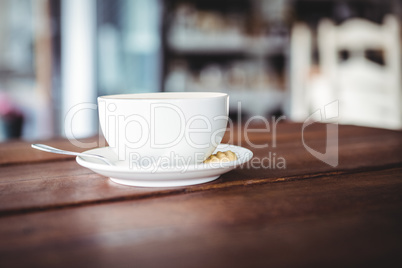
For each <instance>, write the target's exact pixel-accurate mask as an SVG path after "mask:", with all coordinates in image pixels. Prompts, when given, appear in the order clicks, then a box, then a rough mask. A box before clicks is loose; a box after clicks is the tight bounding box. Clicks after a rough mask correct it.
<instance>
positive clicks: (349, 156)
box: [0, 123, 402, 267]
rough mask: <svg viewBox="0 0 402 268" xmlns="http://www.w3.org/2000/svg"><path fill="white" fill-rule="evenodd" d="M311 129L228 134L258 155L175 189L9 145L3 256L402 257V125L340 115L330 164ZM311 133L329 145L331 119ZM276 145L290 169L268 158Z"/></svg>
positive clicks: (91, 259) (2, 199)
mask: <svg viewBox="0 0 402 268" xmlns="http://www.w3.org/2000/svg"><path fill="white" fill-rule="evenodd" d="M301 130H302V125H301V124H296V123H279V124H278V125H277V127H276V138H275V142H276V146H274V144H273V135H272V134H273V130H272V129H271V130H270V132H268V130H266V131H261V132H252V133H251V132H249V133H248V134H249V135H248V137H249V139H250V141H249V142H248V143H247V142H246V140H245V139H244V136H243V135H240V136H238V134H239V133H241V132H238V131H237V130H236V131H233V132H232V133H226V136H225V140H224V141H226V142H227V141H228V140H229V139H232V140H231V142H232V143H234V144H240V145H242V146H244V147H247V148H249V149H251V150H252V151H253V152H254V158H253V159H254V160H255V161H254V162H253V163H254V164H253V165H251V164H249V165H245V166H243V167H242V168H237V169H235V170H233V171H231V172H229V173H226V174H224V175H222V176H221V177H220V178H219V179H218V180H216V181H213V182H210V183H207V184H201V185H195V186H188V187H174V188H137V187H129V186H122V185H118V184H115V183H113V182H111V181H109V180H108V178H106V177H102V176H100V175H97V174H95V173H93V172H92V171H90V170H88V169H85V168H83V167H81V166H79V165H78V164H77V163H76V162H75V160H74V158H71V157H68V156H63V155H54V154H49V153H44V152H40V151H36V150H33V149H31V148H30V144H29V143H28V142H23V141H11V142H8V143H3V144H0V267H13V266H29V267H32V266H40V267H48V266H50V267H77V266H79V267H80V266H85V267H122V266H123V267H124V266H129V267H289V266H291V267H292V266H296V267H306V266H309V267H310V266H319V267H328V266H330V267H341V266H348V267H357V266H364V267H367V266H375V267H385V266H389V267H401V264H402V254H401V252H402V132H399V131H391V130H380V129H373V128H363V127H356V126H339V165H338V166H337V167H332V166H330V165H328V164H326V163H324V162H322V161H320V160H318V159H316V158H315V157H314V156H312V155H311V154H310V153H309V152H308V151H307V150H306V148H305V147H304V146H303V144H302V134H301V133H302V131H301ZM230 134H232V136H231V135H230ZM97 140H98V138H93V139H88V140H86V142H89V141H97ZM304 140H305V142H306V144H308V146H310V147H311V148H313V149H315V150H317V151H321V152H325V144H326V125H325V124H314V125H311V126H310V127H308V128H306V129H305V131H304ZM251 142H252V143H253V144H257V145H264V144H268V147H265V148H255V146H254V145H252V144H251ZM46 143H47V144H49V145H53V146H57V147H61V148H65V149H71V150H77V151H82V150H83V149H80V148H76V147H75V146H73V145H72V144H71V143H70V142H69V141H68V140H63V139H55V140H51V141H46ZM270 153H271V161H272V162H273V161H274V160H273V158H274V157H275V158H276V160H277V161H279V160H278V159H279V158H283V160H284V161H285V164H286V168H283V166H281V167H282V168H278V167H277V166H274V165H273V163H272V162H271V167H268V164H269V163H268V162H265V164H263V165H261V164H260V165H258V160H261V159H263V158H264V157H265V158H266V160H267V159H268V158H267V157H269V155H270ZM274 154H275V155H274ZM283 160H282V161H283ZM267 161H268V160H267ZM250 163H251V162H250Z"/></svg>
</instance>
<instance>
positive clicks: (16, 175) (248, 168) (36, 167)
mask: <svg viewBox="0 0 402 268" xmlns="http://www.w3.org/2000/svg"><path fill="white" fill-rule="evenodd" d="M299 127H300V125H299V124H297V125H294V127H293V128H289V125H288V124H283V127H282V125H279V126H278V137H280V138H278V139H277V141H276V147H275V148H272V146H269V147H266V148H261V149H253V148H250V147H251V146H250V145H249V144H247V143H245V141H244V139H243V144H242V145H243V146H247V147H249V148H250V149H252V150H253V152H254V158H253V159H252V160H251V161H250V162H249V163H247V164H246V165H244V166H243V167H239V168H238V169H236V170H234V171H232V172H230V173H227V174H224V175H223V176H221V177H220V178H219V179H218V180H217V181H214V182H211V183H208V184H203V185H196V186H188V187H178V188H137V187H127V186H121V185H118V184H115V183H112V182H110V181H109V180H108V179H107V178H105V177H102V176H100V175H97V174H95V173H93V172H92V171H90V170H88V169H85V168H82V167H80V166H79V165H78V164H76V163H75V161H73V160H71V161H65V159H63V158H61V159H59V158H58V155H55V156H53V154H49V153H42V152H39V153H40V156H39V159H40V161H41V162H39V163H35V161H33V162H32V163H25V162H26V161H25V159H26V155H27V154H31V156H32V157H35V155H36V154H37V152H36V150H33V149H31V150H30V151H29V153H25V154H22V155H21V156H20V157H17V156H16V155H14V156H13V157H14V159H23V160H24V161H22V162H24V163H25V164H22V162H21V163H20V164H19V165H18V166H16V164H13V165H7V166H3V167H0V174H1V175H0V216H2V215H8V214H15V213H27V212H30V211H38V210H47V209H57V208H62V207H69V206H81V205H87V204H93V203H105V202H118V201H120V200H130V199H141V198H150V197H153V196H164V195H172V194H180V193H183V192H196V191H206V190H210V189H216V188H230V187H239V186H243V185H250V184H265V183H274V182H280V181H288V180H298V179H308V178H314V177H319V176H324V175H325V176H332V175H337V174H343V173H348V172H358V171H360V170H377V169H382V168H388V167H396V166H401V165H402V156H401V151H402V141H401V138H400V137H401V135H400V133H399V132H394V131H384V130H378V129H366V128H359V127H350V126H345V127H343V126H341V127H340V142H339V162H340V164H339V166H338V167H336V168H333V167H331V166H329V165H327V164H325V163H323V162H321V161H320V160H318V159H316V158H314V157H313V156H312V155H310V154H309V153H308V152H307V151H306V149H305V148H304V147H303V144H302V141H301V133H300V131H299V130H298V128H299ZM351 133H356V134H355V135H351ZM258 134H259V136H265V135H266V133H258ZM362 135H363V136H364V139H362V138H359V137H361V136H362ZM325 139H326V133H325V127H324V128H323V125H319V126H316V127H315V128H311V129H309V130H308V131H306V133H305V140H306V143H308V144H309V145H310V146H311V147H313V148H315V149H317V150H321V151H322V150H324V149H323V148H324V147H325ZM257 141H260V143H261V144H264V143H265V141H266V140H265V141H263V142H261V139H260V140H259V139H258V136H257V137H254V138H253V140H252V142H254V143H257ZM65 143H66V141H65V140H62V141H53V143H52V144H53V145H56V146H60V147H67V146H66V145H65ZM269 143H270V144H271V145H272V141H269ZM23 144H25V145H26V143H23ZM17 147H18V148H24V146H23V145H22V144H21V143H19V144H18V146H17ZM17 152H19V150H18V151H17ZM43 154H45V155H46V157H47V158H46V159H42V155H43ZM274 155H276V157H273V156H274ZM269 156H271V159H270V160H269ZM51 157H55V158H54V159H51ZM280 157H282V158H283V159H285V161H286V168H284V169H280V168H277V167H276V166H275V165H273V162H274V160H275V159H274V158H277V159H279V158H280ZM264 159H265V160H264ZM260 160H263V161H262V163H260ZM49 161H50V162H49ZM270 162H271V165H269V163H270Z"/></svg>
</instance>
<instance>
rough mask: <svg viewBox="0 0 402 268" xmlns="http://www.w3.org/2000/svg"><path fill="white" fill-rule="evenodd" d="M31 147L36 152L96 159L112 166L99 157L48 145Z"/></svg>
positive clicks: (35, 144)
mask: <svg viewBox="0 0 402 268" xmlns="http://www.w3.org/2000/svg"><path fill="white" fill-rule="evenodd" d="M31 147H32V148H34V149H37V150H41V151H44V152H48V153H55V154H65V155H75V156H85V157H93V158H97V159H100V160H102V161H103V162H105V163H106V164H108V165H110V166H113V164H112V162H110V161H109V160H107V159H106V158H105V157H103V156H101V155H96V154H87V153H78V152H72V151H66V150H61V149H58V148H54V147H52V146H49V145H45V144H39V143H33V144H31Z"/></svg>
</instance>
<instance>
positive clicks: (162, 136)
mask: <svg viewBox="0 0 402 268" xmlns="http://www.w3.org/2000/svg"><path fill="white" fill-rule="evenodd" d="M228 99H229V97H228V95H227V94H225V93H216V92H175V93H166V92H159V93H141V94H124V95H108V96H101V97H98V111H99V122H100V126H101V129H102V132H103V135H104V136H105V138H106V141H107V142H108V144H109V147H110V148H111V149H112V150H113V152H114V153H115V154H116V155H117V156H118V159H119V160H122V161H127V162H128V163H131V162H133V161H135V162H136V163H137V164H138V163H140V164H144V165H147V164H149V162H153V164H155V163H158V164H164V165H185V164H195V163H200V162H202V161H203V160H204V159H206V158H207V157H208V156H209V155H210V154H212V152H213V151H214V150H215V148H216V147H217V146H218V145H219V143H220V142H221V140H222V137H223V135H224V133H225V130H226V125H227V120H228V109H229V100H228Z"/></svg>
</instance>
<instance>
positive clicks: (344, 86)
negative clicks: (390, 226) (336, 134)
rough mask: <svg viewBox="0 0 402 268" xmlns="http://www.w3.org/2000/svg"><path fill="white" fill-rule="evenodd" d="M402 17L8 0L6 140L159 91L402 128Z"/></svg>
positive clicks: (318, 9)
mask: <svg viewBox="0 0 402 268" xmlns="http://www.w3.org/2000/svg"><path fill="white" fill-rule="evenodd" d="M401 18H402V1H400V0H226V1H222V0H165V1H163V0H0V141H6V140H9V139H15V138H22V139H26V140H39V139H47V138H51V137H57V136H69V135H73V136H74V137H87V136H91V135H95V134H96V133H97V132H98V129H99V126H98V123H97V122H98V119H97V112H96V107H95V109H92V108H91V107H93V106H90V104H93V105H95V104H96V98H97V96H101V95H109V94H125V93H139V92H159V91H162V92H174V91H219V92H227V93H228V94H229V95H230V116H231V118H232V119H234V120H235V119H236V118H237V117H238V115H239V114H240V113H241V114H242V116H244V118H247V117H251V116H254V115H259V116H264V117H266V118H272V116H277V117H278V116H281V115H284V116H286V119H287V120H292V121H300V122H303V121H304V120H306V119H307V118H308V117H310V115H312V114H314V113H315V112H316V111H319V110H320V109H324V110H325V107H326V106H327V105H329V104H331V103H336V104H337V105H338V113H337V114H336V115H335V116H336V118H337V119H336V120H337V122H339V123H340V124H354V125H362V126H369V127H377V128H387V129H402V79H401V77H402V74H401V72H402V71H401V40H402V39H401V36H402V34H401V33H402V30H401V29H402V27H401V26H402V21H401ZM81 104H87V105H86V106H81V108H82V109H79V110H78V112H77V113H75V116H74V120H71V122H70V121H69V122H67V121H66V114H67V113H68V111H70V110H71V109H75V108H74V107H78V106H79V105H81ZM77 105H78V106H77ZM88 105H89V106H88ZM323 107H324V108H323ZM321 115H322V118H321V120H322V121H325V120H326V119H328V118H325V113H321ZM318 120H320V118H318ZM68 129H72V130H73V131H67V130H68Z"/></svg>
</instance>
